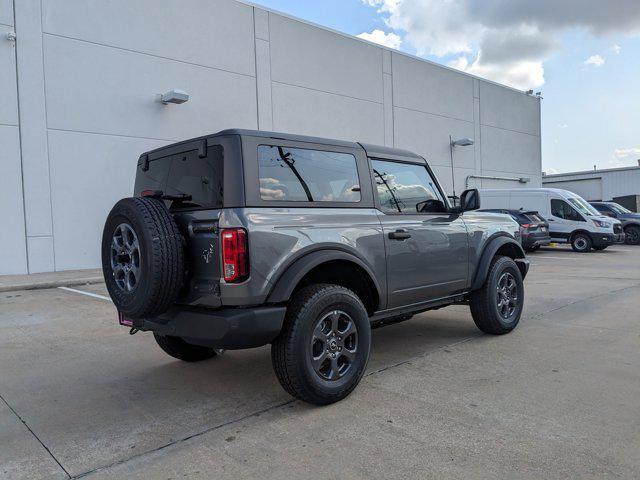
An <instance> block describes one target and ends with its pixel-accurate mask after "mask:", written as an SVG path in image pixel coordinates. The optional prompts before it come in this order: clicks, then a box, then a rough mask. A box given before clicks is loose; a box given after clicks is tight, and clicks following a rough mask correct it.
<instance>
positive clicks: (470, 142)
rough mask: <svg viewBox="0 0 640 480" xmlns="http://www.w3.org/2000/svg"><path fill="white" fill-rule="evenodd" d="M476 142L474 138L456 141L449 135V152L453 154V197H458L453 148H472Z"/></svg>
mask: <svg viewBox="0 0 640 480" xmlns="http://www.w3.org/2000/svg"><path fill="white" fill-rule="evenodd" d="M475 143H476V142H475V141H474V140H473V139H472V138H459V139H458V140H454V139H453V138H452V137H451V135H449V152H450V153H451V186H452V190H453V196H454V197H455V196H456V175H455V171H454V169H453V148H454V147H470V146H471V145H473V144H475Z"/></svg>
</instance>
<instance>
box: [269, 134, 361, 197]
mask: <svg viewBox="0 0 640 480" xmlns="http://www.w3.org/2000/svg"><path fill="white" fill-rule="evenodd" d="M258 167H259V175H260V197H261V198H262V200H268V201H282V202H348V203H356V202H359V201H360V181H359V179H358V169H357V166H356V157H355V156H353V155H351V154H348V153H338V152H327V151H322V150H307V149H301V148H288V147H278V146H268V145H260V146H259V147H258Z"/></svg>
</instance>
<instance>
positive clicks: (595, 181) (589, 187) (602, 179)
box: [542, 167, 640, 201]
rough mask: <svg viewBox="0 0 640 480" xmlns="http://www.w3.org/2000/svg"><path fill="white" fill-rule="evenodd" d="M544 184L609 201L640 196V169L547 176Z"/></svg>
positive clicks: (589, 197)
mask: <svg viewBox="0 0 640 480" xmlns="http://www.w3.org/2000/svg"><path fill="white" fill-rule="evenodd" d="M542 182H543V184H544V186H545V187H549V188H564V189H565V190H570V191H572V192H575V193H577V194H578V195H580V196H581V197H583V198H585V199H587V200H604V201H608V200H611V199H613V198H615V197H623V196H626V195H640V167H627V168H619V169H608V170H596V171H593V172H576V173H567V174H558V175H547V176H546V177H543V179H542Z"/></svg>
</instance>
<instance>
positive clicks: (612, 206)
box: [607, 203, 633, 214]
mask: <svg viewBox="0 0 640 480" xmlns="http://www.w3.org/2000/svg"><path fill="white" fill-rule="evenodd" d="M607 206H608V207H609V208H610V209H611V210H613V211H614V212H616V213H621V214H625V213H633V212H632V211H631V210H627V209H626V208H624V207H623V206H622V205H618V204H617V203H607Z"/></svg>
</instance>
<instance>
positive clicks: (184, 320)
mask: <svg viewBox="0 0 640 480" xmlns="http://www.w3.org/2000/svg"><path fill="white" fill-rule="evenodd" d="M285 312H286V307H256V308H226V309H221V310H208V309H204V308H194V307H175V308H172V309H170V310H169V311H167V312H165V313H163V314H162V315H160V316H159V317H155V318H144V319H140V320H134V321H133V327H134V328H137V329H139V330H141V331H151V332H154V333H157V334H159V335H167V336H173V337H181V338H183V339H184V340H185V341H187V342H188V343H192V344H194V345H202V346H206V347H212V348H223V349H226V350H237V349H243V348H255V347H261V346H262V345H266V344H268V343H271V342H272V341H273V340H274V339H275V338H276V337H277V336H278V334H279V333H280V330H281V329H282V323H283V322H284V315H285Z"/></svg>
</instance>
